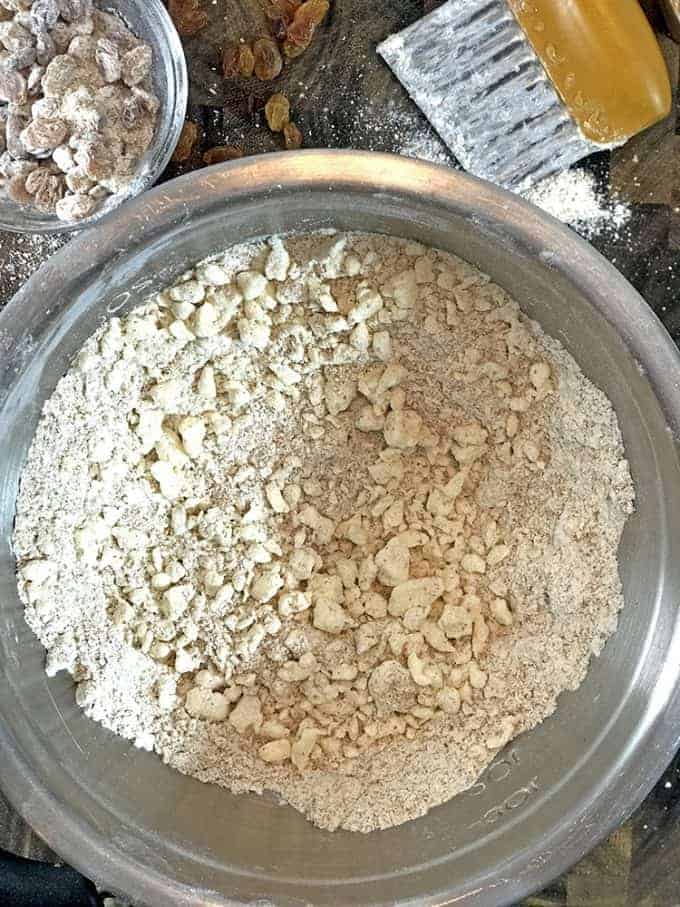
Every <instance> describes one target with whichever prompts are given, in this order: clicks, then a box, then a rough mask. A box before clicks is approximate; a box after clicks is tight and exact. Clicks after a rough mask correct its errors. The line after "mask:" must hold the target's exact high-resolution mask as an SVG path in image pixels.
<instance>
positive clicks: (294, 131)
mask: <svg viewBox="0 0 680 907" xmlns="http://www.w3.org/2000/svg"><path fill="white" fill-rule="evenodd" d="M283 141H284V144H285V146H286V151H295V150H296V149H298V148H302V133H301V132H300V130H299V129H298V127H297V126H296V125H295V123H286V125H285V126H284V127H283Z"/></svg>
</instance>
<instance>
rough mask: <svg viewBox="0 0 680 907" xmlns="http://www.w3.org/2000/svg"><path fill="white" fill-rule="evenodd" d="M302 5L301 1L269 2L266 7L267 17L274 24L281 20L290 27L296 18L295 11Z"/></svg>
mask: <svg viewBox="0 0 680 907" xmlns="http://www.w3.org/2000/svg"><path fill="white" fill-rule="evenodd" d="M300 5H301V0H269V2H268V3H267V6H266V7H265V15H266V16H267V18H268V19H270V20H271V21H272V22H276V21H277V20H280V21H282V22H285V24H286V25H290V23H291V22H292V21H293V19H294V17H295V11H296V10H297V8H298V7H299V6H300Z"/></svg>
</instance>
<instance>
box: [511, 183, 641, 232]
mask: <svg viewBox="0 0 680 907" xmlns="http://www.w3.org/2000/svg"><path fill="white" fill-rule="evenodd" d="M522 194H523V195H524V198H526V199H527V201H530V202H532V203H533V204H534V205H536V206H537V207H539V208H542V209H543V210H544V211H546V212H547V213H548V214H550V215H552V217H555V218H557V220H561V221H562V223H565V224H570V225H571V226H572V227H574V228H575V229H576V230H578V232H579V233H580V234H581V235H582V236H585V237H586V238H590V237H592V236H594V234H595V233H597V232H599V231H600V230H608V231H610V232H612V233H614V234H616V233H619V232H620V231H621V229H622V228H623V227H624V226H625V225H626V224H627V223H628V221H629V220H630V217H631V214H632V211H631V208H630V206H629V205H626V204H625V203H624V202H622V201H618V200H616V198H614V199H613V200H609V199H607V198H605V195H604V193H603V192H602V191H601V190H600V189H599V188H598V186H597V180H596V179H595V176H594V175H593V174H592V173H589V172H588V171H587V170H582V169H580V168H574V169H572V170H565V171H563V172H562V173H558V174H557V175H556V176H550V177H548V178H547V179H544V180H542V181H541V182H540V183H537V184H536V185H535V186H533V187H532V188H531V189H529V190H528V191H527V192H524V193H522Z"/></svg>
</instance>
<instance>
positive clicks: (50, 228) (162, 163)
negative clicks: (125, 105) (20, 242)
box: [0, 0, 189, 233]
mask: <svg viewBox="0 0 680 907" xmlns="http://www.w3.org/2000/svg"><path fill="white" fill-rule="evenodd" d="M96 6H97V7H99V9H102V10H104V11H105V12H109V13H116V14H117V15H118V16H120V18H121V19H122V20H123V22H125V24H126V25H127V27H128V28H129V29H130V31H131V32H132V33H133V34H134V35H135V36H136V37H137V38H139V39H140V40H142V41H145V42H146V43H147V44H148V45H149V46H150V47H151V49H152V51H153V66H152V71H151V78H152V82H153V87H154V91H155V93H156V96H157V97H158V99H159V100H160V102H161V106H160V108H159V111H158V120H157V123H156V134H155V136H154V139H153V142H152V144H151V146H150V147H149V149H148V150H147V152H146V154H145V155H144V157H143V158H142V160H141V161H140V164H139V168H138V171H137V174H136V176H135V178H134V179H133V181H132V182H131V183H130V186H129V188H128V189H127V190H126V191H125V192H120V193H117V194H116V195H111V196H108V197H107V198H105V199H104V200H103V201H102V203H101V205H100V206H99V207H98V208H97V209H96V211H94V213H93V214H91V215H90V217H86V218H83V220H79V221H74V222H72V223H71V222H66V221H63V220H59V218H58V217H57V216H56V214H43V213H41V212H40V211H38V210H36V209H35V208H32V207H30V206H28V205H18V204H16V202H12V201H10V200H9V199H8V198H6V197H5V196H3V195H0V229H2V230H10V231H11V232H13V233H64V232H67V231H69V230H82V229H83V228H84V227H89V226H91V225H92V224H94V223H96V222H97V221H98V220H101V218H102V217H104V216H105V215H106V214H108V213H109V212H110V211H112V210H113V209H114V208H117V207H118V205H120V204H121V203H122V202H124V201H125V200H126V199H128V198H132V197H133V196H135V195H139V194H140V193H142V192H144V191H145V190H146V189H148V188H149V187H150V186H152V185H153V184H154V183H155V182H156V180H157V179H158V177H159V176H160V175H161V173H162V172H163V170H165V167H166V166H167V164H168V161H169V160H170V157H171V156H172V153H173V151H174V150H175V145H176V144H177V140H178V139H179V135H180V132H181V131H182V126H183V125H184V116H185V114H186V108H187V99H188V93H189V77H188V74H187V64H186V60H185V57H184V50H183V48H182V42H181V41H180V39H179V35H178V34H177V31H176V29H175V26H174V25H173V22H172V19H171V18H170V16H169V15H168V11H167V10H166V8H165V6H164V5H163V3H162V2H161V0H143V2H140V0H101V2H99V0H97V2H96Z"/></svg>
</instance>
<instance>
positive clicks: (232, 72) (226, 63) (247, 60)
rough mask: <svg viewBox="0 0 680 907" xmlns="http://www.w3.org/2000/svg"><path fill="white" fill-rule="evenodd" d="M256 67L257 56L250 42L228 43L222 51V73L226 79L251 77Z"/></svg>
mask: <svg viewBox="0 0 680 907" xmlns="http://www.w3.org/2000/svg"><path fill="white" fill-rule="evenodd" d="M254 68H255V56H254V54H253V51H252V48H251V47H250V45H248V44H236V43H233V42H232V43H230V44H226V45H225V47H224V50H223V51H222V75H223V76H224V78H225V79H235V78H236V77H237V76H241V77H242V78H244V79H249V78H250V77H251V76H252V74H253V69H254Z"/></svg>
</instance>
